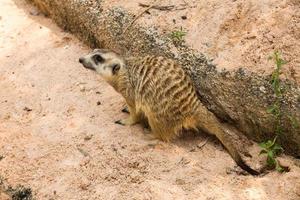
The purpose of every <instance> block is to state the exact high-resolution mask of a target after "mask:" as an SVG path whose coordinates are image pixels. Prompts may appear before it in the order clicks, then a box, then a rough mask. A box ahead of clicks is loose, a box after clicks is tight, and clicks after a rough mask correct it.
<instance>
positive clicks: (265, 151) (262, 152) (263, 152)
mask: <svg viewBox="0 0 300 200" xmlns="http://www.w3.org/2000/svg"><path fill="white" fill-rule="evenodd" d="M267 153H268V151H267V150H265V149H262V150H261V151H260V152H259V155H262V154H267Z"/></svg>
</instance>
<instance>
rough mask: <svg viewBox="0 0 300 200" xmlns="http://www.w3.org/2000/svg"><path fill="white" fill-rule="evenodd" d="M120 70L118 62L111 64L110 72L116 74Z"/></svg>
mask: <svg viewBox="0 0 300 200" xmlns="http://www.w3.org/2000/svg"><path fill="white" fill-rule="evenodd" d="M119 70H120V65H119V64H114V65H113V66H112V73H113V74H116V73H117V72H118V71H119Z"/></svg>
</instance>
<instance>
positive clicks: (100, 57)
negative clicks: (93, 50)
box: [93, 54, 104, 64]
mask: <svg viewBox="0 0 300 200" xmlns="http://www.w3.org/2000/svg"><path fill="white" fill-rule="evenodd" d="M93 59H94V61H95V63H96V64H98V63H103V62H104V58H103V57H102V56H100V55H99V54H97V55H94V57H93Z"/></svg>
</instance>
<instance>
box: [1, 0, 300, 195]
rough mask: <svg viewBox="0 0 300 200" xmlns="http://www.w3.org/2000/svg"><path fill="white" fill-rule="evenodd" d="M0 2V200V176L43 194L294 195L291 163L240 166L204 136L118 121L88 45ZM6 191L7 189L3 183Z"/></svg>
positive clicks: (298, 174)
mask: <svg viewBox="0 0 300 200" xmlns="http://www.w3.org/2000/svg"><path fill="white" fill-rule="evenodd" d="M17 2H18V5H16V4H15V3H14V1H12V0H1V1H0V61H1V62H0V156H2V157H3V158H2V157H1V158H0V180H1V181H0V199H1V200H2V199H3V200H5V199H9V197H8V195H7V194H5V193H4V192H3V191H1V184H2V185H6V186H7V185H10V186H11V187H13V188H15V187H16V186H17V185H18V184H21V185H23V186H25V187H28V188H31V189H32V192H33V196H34V197H35V198H36V199H38V200H44V199H45V200H49V199H55V200H56V199H62V200H66V199H68V200H69V199H70V200H71V199H74V200H75V199H76V200H77V199H78V200H93V199H118V200H119V199H157V200H158V199H207V200H216V199H222V200H223V199H228V200H231V199H249V200H254V199H255V200H260V199H272V200H282V199H285V200H297V199H300V168H299V164H297V163H298V161H296V160H294V159H292V158H289V157H287V156H283V158H282V160H283V161H284V162H285V163H286V164H288V165H289V166H290V168H291V171H290V172H288V173H285V174H279V173H277V172H271V173H268V174H267V175H264V176H261V177H252V176H246V175H240V174H239V172H240V170H238V169H237V168H236V166H235V163H234V162H233V160H232V159H231V157H230V156H229V155H228V154H227V153H226V151H224V149H223V148H222V146H221V145H220V144H219V142H218V141H215V140H214V139H213V138H209V142H208V143H207V144H206V145H204V146H203V147H202V148H198V147H197V145H199V144H200V145H201V144H202V142H203V141H205V139H206V137H207V136H205V135H200V134H199V135H198V136H193V135H191V136H188V137H184V138H181V139H179V140H176V141H174V142H172V143H169V144H166V143H162V142H159V143H157V144H153V143H151V142H149V141H148V140H146V139H145V138H146V136H145V132H144V130H143V129H142V128H141V127H140V126H138V125H136V126H134V127H122V126H119V125H116V124H114V121H116V120H118V119H120V118H123V117H125V116H126V114H124V113H121V112H120V110H121V109H122V107H123V104H124V101H123V99H122V98H121V97H120V96H119V95H118V94H116V93H115V92H114V91H113V89H112V88H110V87H109V86H108V85H107V84H106V83H105V82H104V81H103V80H101V79H100V77H98V76H97V75H96V74H94V73H92V72H91V71H88V70H86V69H84V68H83V67H82V66H81V65H80V64H79V63H78V58H79V56H81V55H83V54H85V53H86V52H88V51H89V49H88V48H87V47H86V46H84V45H83V44H82V43H80V42H79V41H78V40H77V39H76V38H74V37H73V36H72V35H70V34H68V33H65V32H63V31H62V30H60V29H59V28H58V27H56V25H54V24H53V23H52V22H51V21H50V20H49V19H46V18H44V17H43V16H42V15H39V13H38V12H37V10H35V9H34V8H32V7H30V6H26V5H24V4H23V3H20V2H21V1H17ZM2 190H3V189H2Z"/></svg>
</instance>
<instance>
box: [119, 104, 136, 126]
mask: <svg viewBox="0 0 300 200" xmlns="http://www.w3.org/2000/svg"><path fill="white" fill-rule="evenodd" d="M128 110H129V117H128V118H126V119H121V120H117V121H115V123H116V124H120V125H124V126H131V125H134V124H136V123H138V122H139V121H140V118H139V116H138V115H137V113H136V112H135V109H134V108H133V107H131V106H128Z"/></svg>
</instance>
